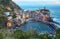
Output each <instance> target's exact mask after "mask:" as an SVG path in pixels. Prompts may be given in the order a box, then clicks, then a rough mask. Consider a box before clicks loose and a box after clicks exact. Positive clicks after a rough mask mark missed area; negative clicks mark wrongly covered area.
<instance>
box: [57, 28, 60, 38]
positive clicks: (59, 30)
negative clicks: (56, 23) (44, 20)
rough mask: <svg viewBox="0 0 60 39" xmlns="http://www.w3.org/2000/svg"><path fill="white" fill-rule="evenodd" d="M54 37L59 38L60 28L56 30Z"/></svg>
mask: <svg viewBox="0 0 60 39" xmlns="http://www.w3.org/2000/svg"><path fill="white" fill-rule="evenodd" d="M56 39H60V28H59V29H57V30H56Z"/></svg>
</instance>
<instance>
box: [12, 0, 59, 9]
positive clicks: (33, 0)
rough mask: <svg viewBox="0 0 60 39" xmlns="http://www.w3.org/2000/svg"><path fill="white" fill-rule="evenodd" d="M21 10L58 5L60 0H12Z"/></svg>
mask: <svg viewBox="0 0 60 39" xmlns="http://www.w3.org/2000/svg"><path fill="white" fill-rule="evenodd" d="M12 1H14V2H15V3H16V4H17V5H19V6H20V7H22V8H24V7H25V8H29V7H32V8H33V7H40V6H41V5H42V6H46V5H60V0H12Z"/></svg>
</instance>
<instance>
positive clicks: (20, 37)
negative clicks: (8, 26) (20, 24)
mask: <svg viewBox="0 0 60 39" xmlns="http://www.w3.org/2000/svg"><path fill="white" fill-rule="evenodd" d="M14 37H15V39H52V38H51V37H50V36H49V35H48V34H42V35H38V33H36V32H35V31H34V32H23V31H21V30H16V31H14Z"/></svg>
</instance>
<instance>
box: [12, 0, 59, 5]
mask: <svg viewBox="0 0 60 39" xmlns="http://www.w3.org/2000/svg"><path fill="white" fill-rule="evenodd" d="M12 1H14V2H20V3H25V4H32V3H35V4H60V0H12Z"/></svg>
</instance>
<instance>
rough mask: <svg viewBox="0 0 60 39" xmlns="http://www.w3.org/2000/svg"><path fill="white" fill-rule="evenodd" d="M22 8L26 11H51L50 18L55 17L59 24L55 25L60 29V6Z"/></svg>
mask: <svg viewBox="0 0 60 39" xmlns="http://www.w3.org/2000/svg"><path fill="white" fill-rule="evenodd" d="M20 7H21V8H22V9H24V10H39V9H43V8H44V7H46V9H48V10H50V16H51V17H53V20H54V21H55V22H58V23H59V24H55V25H57V26H58V27H59V28H60V5H59V4H54V5H52V4H50V5H33V6H31V5H20Z"/></svg>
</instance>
